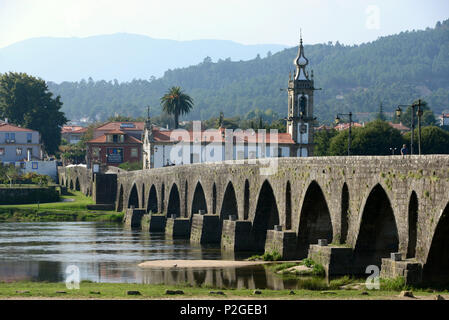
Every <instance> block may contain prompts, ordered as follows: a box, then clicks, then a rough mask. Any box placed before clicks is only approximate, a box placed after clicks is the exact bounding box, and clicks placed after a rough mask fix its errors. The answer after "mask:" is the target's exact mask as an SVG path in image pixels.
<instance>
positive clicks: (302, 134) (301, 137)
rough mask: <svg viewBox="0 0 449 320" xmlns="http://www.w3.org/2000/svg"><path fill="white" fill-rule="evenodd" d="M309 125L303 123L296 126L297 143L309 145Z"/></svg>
mask: <svg viewBox="0 0 449 320" xmlns="http://www.w3.org/2000/svg"><path fill="white" fill-rule="evenodd" d="M308 129H309V124H308V123H303V124H299V125H298V142H299V143H301V144H307V143H309V134H308Z"/></svg>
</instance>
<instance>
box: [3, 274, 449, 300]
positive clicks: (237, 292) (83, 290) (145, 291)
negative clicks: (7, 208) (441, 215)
mask: <svg viewBox="0 0 449 320" xmlns="http://www.w3.org/2000/svg"><path fill="white" fill-rule="evenodd" d="M300 281H302V282H301V286H302V289H297V290H294V292H295V294H294V295H291V294H290V291H291V290H290V289H284V290H268V289H263V290H262V291H263V294H262V295H261V296H260V297H259V296H256V295H254V294H253V291H254V289H220V291H223V292H224V293H225V295H226V297H227V298H228V299H248V298H250V299H257V298H273V299H289V300H293V299H323V298H324V299H354V298H357V299H373V298H374V299H390V298H395V297H397V292H396V291H388V290H370V291H369V295H368V296H362V295H360V293H361V292H362V290H334V291H332V294H331V295H327V294H323V293H324V292H323V291H322V290H332V289H330V288H329V286H327V285H326V282H325V280H324V279H316V278H310V279H301V280H300ZM215 289H216V288H215ZM165 290H182V291H183V292H184V294H183V295H179V296H177V298H187V299H189V298H190V299H192V298H204V297H206V298H207V299H210V298H211V296H210V294H209V292H210V290H211V287H210V286H206V285H205V286H202V287H198V286H192V285H186V284H180V285H170V286H167V285H148V284H134V283H96V282H91V281H81V283H80V288H79V290H69V289H67V288H66V286H65V283H64V282H57V283H54V282H31V281H19V282H8V283H4V282H3V283H1V284H0V297H1V298H17V297H49V298H51V297H54V298H63V299H76V298H78V299H80V298H81V299H92V298H95V299H154V298H168V299H173V296H169V295H166V294H165ZM24 291H29V293H24ZM57 291H64V292H66V293H64V294H61V293H56V292H57ZM127 291H139V292H140V293H141V295H140V296H129V295H127ZM17 292H19V293H17ZM98 292H99V294H98ZM414 294H415V295H420V296H426V295H427V296H432V295H435V294H444V293H442V292H441V293H439V292H432V293H429V292H426V291H425V290H422V291H414ZM446 294H447V293H446Z"/></svg>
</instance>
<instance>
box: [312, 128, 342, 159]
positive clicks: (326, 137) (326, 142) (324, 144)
mask: <svg viewBox="0 0 449 320" xmlns="http://www.w3.org/2000/svg"><path fill="white" fill-rule="evenodd" d="M337 134H338V131H337V130H335V129H330V130H326V129H324V130H319V131H315V134H314V136H313V142H314V143H315V153H314V155H315V156H328V155H330V154H329V152H330V151H329V147H330V143H331V139H332V138H333V137H335V136H336V135H337Z"/></svg>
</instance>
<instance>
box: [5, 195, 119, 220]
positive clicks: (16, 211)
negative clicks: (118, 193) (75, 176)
mask: <svg viewBox="0 0 449 320" xmlns="http://www.w3.org/2000/svg"><path fill="white" fill-rule="evenodd" d="M90 204H93V201H92V198H91V197H86V196H85V195H84V194H82V193H81V192H79V191H70V192H69V193H68V194H67V195H62V196H61V201H59V202H50V203H39V204H37V203H35V204H22V205H1V206H0V222H52V221H104V222H121V221H122V219H123V213H121V212H115V211H100V210H88V209H87V206H88V205H90Z"/></svg>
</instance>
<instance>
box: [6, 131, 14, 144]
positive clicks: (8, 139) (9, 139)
mask: <svg viewBox="0 0 449 320" xmlns="http://www.w3.org/2000/svg"><path fill="white" fill-rule="evenodd" d="M5 140H6V142H7V143H8V142H9V143H14V142H15V141H16V134H15V133H14V132H7V133H6V135H5Z"/></svg>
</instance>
